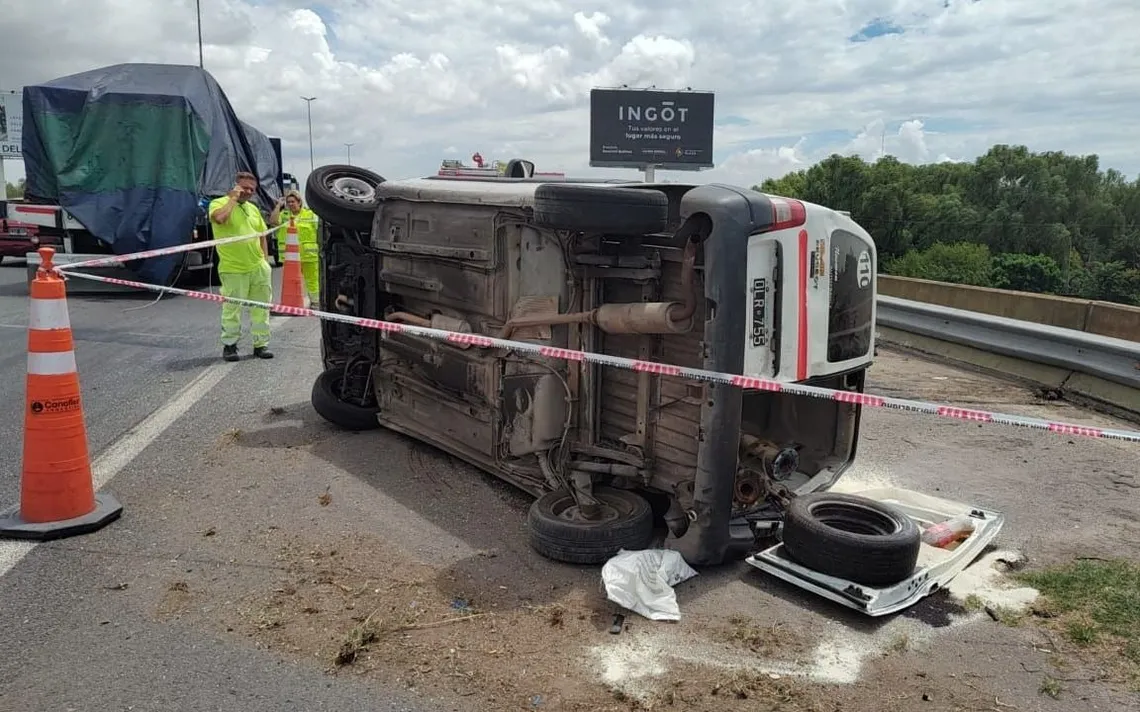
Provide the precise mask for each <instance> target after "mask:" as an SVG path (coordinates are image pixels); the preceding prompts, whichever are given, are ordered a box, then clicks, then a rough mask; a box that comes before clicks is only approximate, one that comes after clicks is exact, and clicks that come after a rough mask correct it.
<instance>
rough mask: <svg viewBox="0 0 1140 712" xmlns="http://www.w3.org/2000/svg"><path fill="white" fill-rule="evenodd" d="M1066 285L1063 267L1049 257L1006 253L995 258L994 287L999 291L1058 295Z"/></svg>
mask: <svg viewBox="0 0 1140 712" xmlns="http://www.w3.org/2000/svg"><path fill="white" fill-rule="evenodd" d="M1064 284H1065V280H1064V277H1063V275H1062V274H1061V267H1060V266H1059V265H1058V264H1057V261H1056V260H1054V259H1053V258H1052V257H1049V256H1048V255H1026V254H1022V253H1019V252H1006V253H1005V254H1001V255H995V256H994V258H993V286H995V287H997V288H998V289H1013V290H1016V291H1018V292H1040V293H1044V294H1058V293H1060V292H1061V291H1062V289H1063V287H1064Z"/></svg>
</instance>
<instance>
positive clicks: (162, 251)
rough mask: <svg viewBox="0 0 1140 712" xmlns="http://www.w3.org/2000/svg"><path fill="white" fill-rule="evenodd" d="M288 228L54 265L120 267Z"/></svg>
mask: <svg viewBox="0 0 1140 712" xmlns="http://www.w3.org/2000/svg"><path fill="white" fill-rule="evenodd" d="M285 227H288V226H287V225H278V226H277V227H271V228H269V229H268V230H263V231H261V232H253V233H250V234H248V235H234V236H233V237H222V238H218V239H215V240H202V241H200V242H189V243H187V244H185V245H174V246H173V247H158V248H155V249H153V250H144V251H142V252H132V253H130V254H129V255H109V256H107V257H98V258H96V259H93V260H84V261H83V262H73V263H71V264H68V265H56V267H55V271H56V272H63V271H64V268H65V267H66V268H67V269H69V270H73V269H91V268H92V267H107V266H110V265H120V264H124V263H126V262H134V261H135V260H142V259H147V258H149V257H162V256H164V255H177V254H179V253H181V252H193V251H194V250H201V249H204V248H207V247H216V246H218V245H228V244H230V243H233V242H244V241H246V240H253V239H256V238H259V237H266V236H268V235H272V234H273V233H275V232H277V231H278V230H281V229H282V228H285Z"/></svg>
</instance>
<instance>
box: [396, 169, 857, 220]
mask: <svg viewBox="0 0 1140 712" xmlns="http://www.w3.org/2000/svg"><path fill="white" fill-rule="evenodd" d="M549 183H572V184H575V185H591V186H597V187H602V188H605V187H612V188H657V187H660V188H664V189H668V190H682V191H683V190H688V189H690V188H695V187H697V186H699V185H705V184H704V183H645V182H643V181H636V180H625V179H622V178H603V179H588V178H562V177H540V176H536V177H534V178H507V177H503V176H495V177H492V176H487V177H484V176H475V177H468V176H427V177H425V178H404V179H400V180H392V181H385V182H384V183H381V184H380V185H378V186H376V194H377V196H378V197H379V198H380V199H381V200H386V199H393V198H394V199H396V200H408V201H412V202H425V203H426V202H440V203H462V204H466V205H495V206H500V207H509V208H533V207H534V191H535V189H536V188H538V186H540V185H544V184H549ZM713 185H716V184H715V183H714V184H713ZM734 187H735V188H736V189H738V190H739V189H740V187H739V186H734ZM762 195H766V196H768V197H769V198H782V197H783V196H778V195H772V194H769V193H762ZM783 199H784V200H788V199H789V198H783ZM796 200H799V202H801V203H803V205H804V207H805V209H807V210H812V211H815V210H826V211H829V212H835V213H839V214H841V215H845V213H844V212H843V211H836V210H834V209H832V208H829V207H827V206H825V205H819V204H816V203H810V202H808V201H806V200H800V199H798V198H797V199H796Z"/></svg>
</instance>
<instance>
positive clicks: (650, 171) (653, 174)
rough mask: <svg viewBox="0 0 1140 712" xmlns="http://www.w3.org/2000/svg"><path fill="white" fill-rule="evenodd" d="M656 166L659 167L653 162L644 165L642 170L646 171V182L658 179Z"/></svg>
mask: <svg viewBox="0 0 1140 712" xmlns="http://www.w3.org/2000/svg"><path fill="white" fill-rule="evenodd" d="M656 168H657V166H654V165H653V164H649V165H646V166H645V167H643V168H642V169H641V170H643V171H645V182H646V183H653V182H655V181H656V178H657V171H656Z"/></svg>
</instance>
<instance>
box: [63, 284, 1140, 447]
mask: <svg viewBox="0 0 1140 712" xmlns="http://www.w3.org/2000/svg"><path fill="white" fill-rule="evenodd" d="M74 269H76V265H67V266H61V267H58V268H57V270H58V271H59V272H61V273H63V274H64V275H66V276H67V277H78V278H80V279H87V280H93V281H96V282H104V283H107V284H117V285H120V286H125V287H135V288H138V289H147V290H150V291H155V292H166V293H169V294H178V295H181V296H184V297H189V298H191V299H201V300H204V301H210V302H219V303H221V302H230V303H232V304H240V305H242V306H247V307H255V308H262V309H268V310H269V311H270V312H273V313H275V314H288V315H290V316H309V317H316V318H318V319H324V320H326V321H335V322H340V323H342V324H349V325H352V326H359V327H362V328H365V329H375V330H377V331H382V332H386V333H401V334H409V335H412V336H421V337H424V338H428V339H434V340H437V341H444V342H448V343H452V344H459V345H469V346H476V347H481V348H495V349H508V350H513V351H521V352H524V353H531V354H534V355H537V356H542V357H545V358H552V359H559V360H563V361H572V362H588V363H595V364H598V365H602V366H611V367H614V368H622V369H626V370H629V371H635V372H643V373H651V374H656V375H660V376H668V377H673V378H683V379H685V378H687V379H690V380H696V381H704V382H707V383H718V384H722V385H730V386H734V387H736V388H742V389H744V390H755V391H768V392H773V393H789V394H792V395H800V396H807V397H809V398H818V399H822V400H831V401H839V402H841V403H852V404H855V405H861V406H866V407H869V408H887V409H890V410H898V411H905V412H910V413H924V414H927V415H934V416H938V417H941V418H949V419H953V420H962V421H968V422H975V423H979V424H990V423H992V424H996V425H1010V426H1015V427H1021V428H1030V429H1033V430H1044V431H1047V432H1051V433H1055V434H1058V435H1069V436H1080V437H1089V438H1098V439H1107V440H1120V441H1125V442H1140V432H1137V431H1132V430H1119V429H1113V428H1098V427H1092V426H1087V425H1077V424H1074V423H1063V422H1057V421H1050V420H1045V419H1043V418H1032V417H1029V416H1024V415H1010V414H1008V413H996V412H991V411H985V410H977V409H972V408H961V407H958V406H953V405H946V404H940V403H930V402H926V401H917V400H908V399H906V398H893V397H889V396H878V395H874V394H870V393H858V392H854V391H844V390H837V389H832V388H824V387H822V386H812V385H808V384H806V383H784V382H782V381H772V380H768V379H764V378H755V377H752V376H741V375H734V374H729V373H720V372H717V371H706V370H704V369H700V368H692V367H688V366H674V365H670V364H662V363H654V362H650V361H640V360H638V359H631V358H625V357H623V356H611V355H609V354H599V353H593V352H590V351H576V350H572V349H563V348H558V347H553V346H542V345H540V344H533V343H530V342H527V341H512V340H509V339H497V338H494V337H490V336H483V335H481V334H470V333H462V332H457V331H445V330H443V329H433V328H431V327H426V326H415V325H412V324H399V323H396V322H391V321H383V320H381V319H366V318H364V317H358V316H349V315H347V314H337V313H335V312H326V311H320V310H317V309H309V308H303V307H290V306H285V305H284V304H271V303H269V302H259V301H254V300H252V299H241V298H238V297H228V296H224V295H221V294H214V293H212V292H199V291H195V290H190V289H181V288H178V287H165V286H160V285H156V284H147V283H145V282H135V281H131V280H126V279H118V278H116V277H103V276H100V275H93V274H83V273H79V272H74V271H72V270H74Z"/></svg>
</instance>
